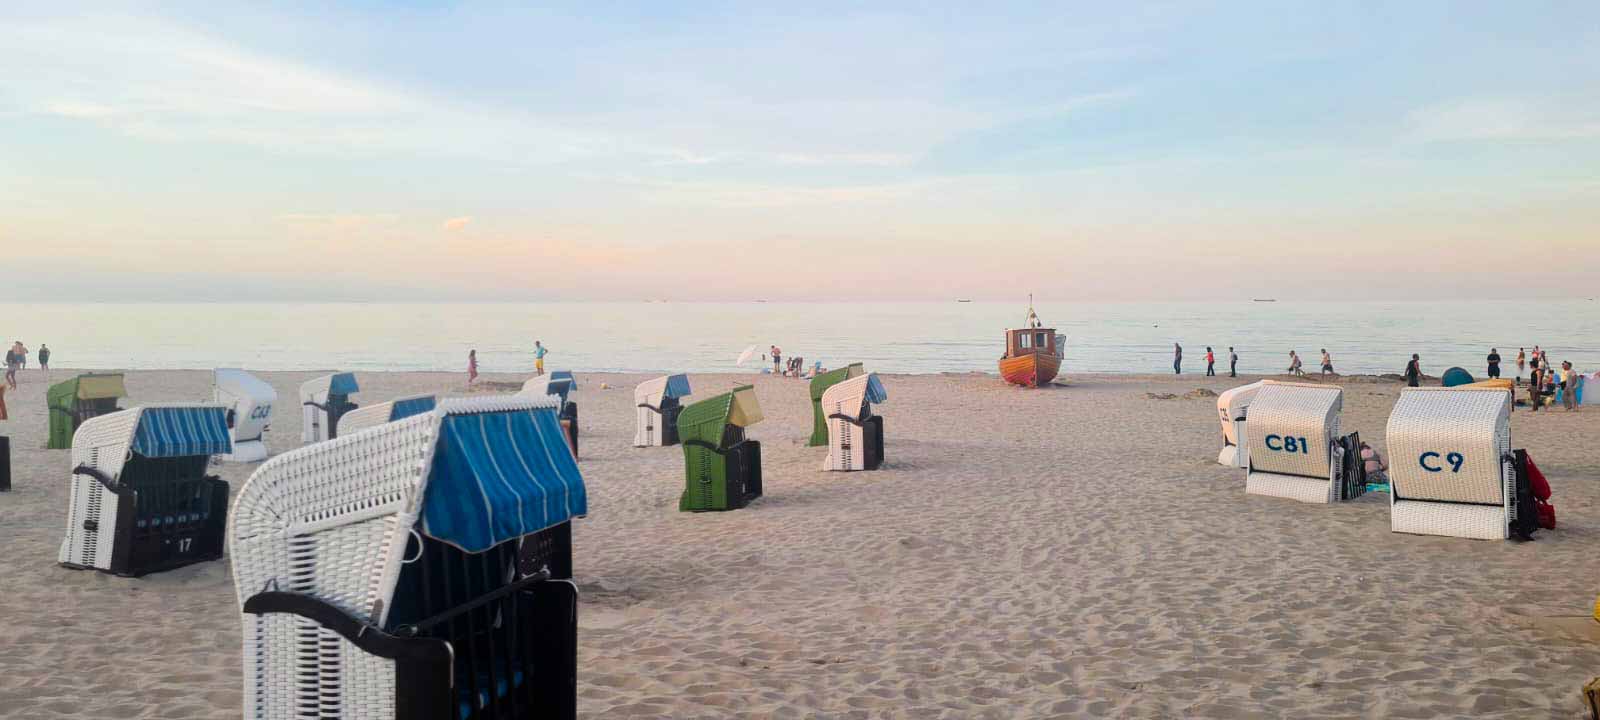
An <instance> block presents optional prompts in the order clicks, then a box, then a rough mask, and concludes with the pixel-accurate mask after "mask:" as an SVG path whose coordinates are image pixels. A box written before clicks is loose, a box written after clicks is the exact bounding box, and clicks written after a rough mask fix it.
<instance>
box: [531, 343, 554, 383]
mask: <svg viewBox="0 0 1600 720" xmlns="http://www.w3.org/2000/svg"><path fill="white" fill-rule="evenodd" d="M549 352H550V351H549V350H546V349H545V347H544V343H541V342H539V341H538V340H535V341H533V374H534V375H535V376H538V375H543V374H544V356H545V355H546V354H548V353H549Z"/></svg>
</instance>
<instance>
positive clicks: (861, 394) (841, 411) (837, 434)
mask: <svg viewBox="0 0 1600 720" xmlns="http://www.w3.org/2000/svg"><path fill="white" fill-rule="evenodd" d="M888 399H889V393H888V392H886V391H885V390H884V389H883V383H881V382H879V381H878V376H877V375H876V374H874V373H867V374H866V375H860V376H857V377H853V378H851V379H849V380H846V381H844V382H842V383H839V384H837V385H834V386H833V387H831V388H828V391H827V392H825V393H823V394H822V410H823V411H824V412H826V413H827V414H828V457H826V458H824V459H823V461H822V469H823V470H846V471H848V470H877V469H878V467H879V466H880V465H882V464H883V416H881V415H876V414H873V412H872V406H873V405H875V404H877V403H881V402H884V401H885V400H888Z"/></svg>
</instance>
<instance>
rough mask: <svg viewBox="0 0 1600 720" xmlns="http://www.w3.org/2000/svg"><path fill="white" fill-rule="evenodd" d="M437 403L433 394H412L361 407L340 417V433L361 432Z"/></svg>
mask: <svg viewBox="0 0 1600 720" xmlns="http://www.w3.org/2000/svg"><path fill="white" fill-rule="evenodd" d="M437 405H438V399H437V398H436V397H434V396H433V395H411V396H408V397H402V398H395V399H394V400H390V401H389V402H381V403H377V404H375V405H367V406H364V407H360V408H357V409H355V410H351V411H350V412H347V413H345V414H344V417H341V418H339V434H340V435H343V434H345V433H353V432H360V431H362V430H365V429H367V428H370V427H373V426H376V425H382V424H384V423H387V422H394V421H396V420H404V419H406V418H408V417H411V416H413V415H421V414H423V413H425V412H428V411H430V410H433V409H434V407H435V406H437Z"/></svg>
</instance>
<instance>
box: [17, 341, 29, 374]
mask: <svg viewBox="0 0 1600 720" xmlns="http://www.w3.org/2000/svg"><path fill="white" fill-rule="evenodd" d="M27 366H28V346H27V345H23V344H22V341H21V340H18V341H17V369H18V370H21V369H23V368H25V367H27Z"/></svg>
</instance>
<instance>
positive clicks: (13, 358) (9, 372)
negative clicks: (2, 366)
mask: <svg viewBox="0 0 1600 720" xmlns="http://www.w3.org/2000/svg"><path fill="white" fill-rule="evenodd" d="M19 347H22V343H20V342H14V343H11V347H10V348H8V349H7V350H6V385H7V386H9V387H10V388H11V389H12V390H15V389H17V367H18V366H19V365H21V364H22V356H21V355H20V354H19V353H18V352H17V348H19Z"/></svg>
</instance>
